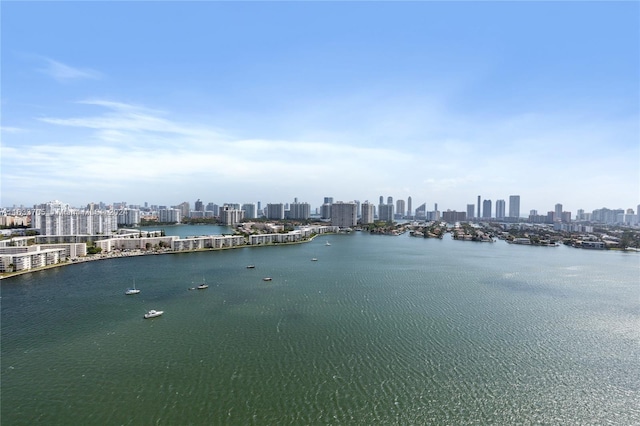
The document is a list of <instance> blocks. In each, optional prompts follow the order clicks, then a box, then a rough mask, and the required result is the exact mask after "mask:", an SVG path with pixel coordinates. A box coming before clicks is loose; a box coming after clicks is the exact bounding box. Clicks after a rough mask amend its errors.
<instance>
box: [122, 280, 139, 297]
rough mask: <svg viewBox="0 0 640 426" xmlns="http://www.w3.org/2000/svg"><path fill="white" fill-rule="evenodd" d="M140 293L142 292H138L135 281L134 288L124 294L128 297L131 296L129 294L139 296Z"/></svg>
mask: <svg viewBox="0 0 640 426" xmlns="http://www.w3.org/2000/svg"><path fill="white" fill-rule="evenodd" d="M138 293H140V290H138V289H137V288H136V281H135V280H134V281H133V288H128V289H127V290H126V291H125V292H124V294H127V295H129V294H138Z"/></svg>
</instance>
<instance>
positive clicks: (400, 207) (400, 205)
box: [396, 200, 405, 219]
mask: <svg viewBox="0 0 640 426" xmlns="http://www.w3.org/2000/svg"><path fill="white" fill-rule="evenodd" d="M404 210H405V207H404V200H398V201H396V216H397V217H398V219H402V218H403V217H404V213H405V211H404Z"/></svg>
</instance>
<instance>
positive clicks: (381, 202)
mask: <svg viewBox="0 0 640 426" xmlns="http://www.w3.org/2000/svg"><path fill="white" fill-rule="evenodd" d="M379 204H384V197H383V196H382V195H381V196H380V203H379Z"/></svg>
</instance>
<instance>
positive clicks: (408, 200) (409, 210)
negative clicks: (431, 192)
mask: <svg viewBox="0 0 640 426" xmlns="http://www.w3.org/2000/svg"><path fill="white" fill-rule="evenodd" d="M638 214H640V213H638ZM411 216H413V210H412V209H411V197H408V198H407V217H409V218H410V217H411Z"/></svg>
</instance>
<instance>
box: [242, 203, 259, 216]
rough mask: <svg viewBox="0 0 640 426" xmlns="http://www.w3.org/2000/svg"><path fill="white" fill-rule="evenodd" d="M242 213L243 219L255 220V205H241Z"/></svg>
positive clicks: (256, 212)
mask: <svg viewBox="0 0 640 426" xmlns="http://www.w3.org/2000/svg"><path fill="white" fill-rule="evenodd" d="M242 211H243V212H244V218H245V219H257V218H258V210H257V208H256V204H255V203H247V204H243V205H242Z"/></svg>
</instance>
